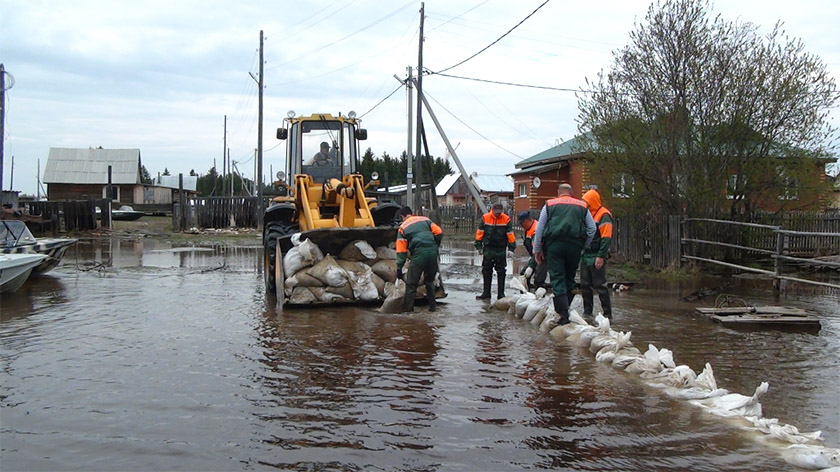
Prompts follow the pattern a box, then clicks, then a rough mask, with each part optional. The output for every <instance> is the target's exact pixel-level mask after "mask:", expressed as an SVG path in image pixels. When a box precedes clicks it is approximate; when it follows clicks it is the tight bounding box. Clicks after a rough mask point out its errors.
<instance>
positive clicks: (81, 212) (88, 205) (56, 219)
mask: <svg viewBox="0 0 840 472" xmlns="http://www.w3.org/2000/svg"><path fill="white" fill-rule="evenodd" d="M23 205H24V206H25V207H26V213H29V214H30V215H37V216H40V217H41V219H43V220H46V221H49V222H50V223H49V225H45V226H47V227H44V228H42V230H43V231H52V232H53V233H58V232H59V231H77V230H89V229H96V227H97V224H96V202H95V201H94V200H86V201H66V202H25V203H23ZM30 226H31V225H30Z"/></svg>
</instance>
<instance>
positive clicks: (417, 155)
mask: <svg viewBox="0 0 840 472" xmlns="http://www.w3.org/2000/svg"><path fill="white" fill-rule="evenodd" d="M425 8H426V4H425V2H420V45H419V47H418V52H417V81H416V85H417V123H415V125H416V126H417V131H416V133H415V135H416V136H415V138H416V140H415V143H416V145H415V146H414V150H415V152H414V173H415V181H416V182H417V193H415V195H414V202H412V206H414V211H415V212H419V211H420V207H421V202H422V201H423V199H422V198H420V194H421V193H422V190H423V178H422V175H423V169H422V166H421V163H422V162H423V161H422V156H423V150H422V149H421V147H420V146H421V144H420V141H421V136H420V126H422V123H423V107H422V106H420V97H422V96H423V22H424V20H425V17H426V15H425V13H424V10H425ZM417 214H419V213H417Z"/></svg>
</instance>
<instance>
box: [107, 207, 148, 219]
mask: <svg viewBox="0 0 840 472" xmlns="http://www.w3.org/2000/svg"><path fill="white" fill-rule="evenodd" d="M145 215H146V213H144V212H142V211H135V210H134V208H132V207H130V206H128V205H123V206H121V207H120V209H119V210H111V219H112V220H114V221H134V220H139V219H140V218H142V217H143V216H145ZM96 219H100V220H101V219H102V210H100V209H99V207H96Z"/></svg>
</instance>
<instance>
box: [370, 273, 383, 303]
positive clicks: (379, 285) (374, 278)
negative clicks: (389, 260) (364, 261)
mask: <svg viewBox="0 0 840 472" xmlns="http://www.w3.org/2000/svg"><path fill="white" fill-rule="evenodd" d="M370 280H371V282H373V285H374V286H375V287H376V291H377V292H378V293H379V298H385V281H384V280H382V277H380V276H378V275H376V274H374V273H373V271H371V274H370Z"/></svg>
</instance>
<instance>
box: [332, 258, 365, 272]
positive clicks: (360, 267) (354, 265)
mask: <svg viewBox="0 0 840 472" xmlns="http://www.w3.org/2000/svg"><path fill="white" fill-rule="evenodd" d="M336 262H338V265H340V266H341V268H342V269H344V270H346V271H347V272H350V273H351V274H353V275H359V274H364V273H365V272H366V271H369V270H370V266H368V265H367V264H364V263H362V262H358V261H345V260H343V259H339V260H337V261H336Z"/></svg>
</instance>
